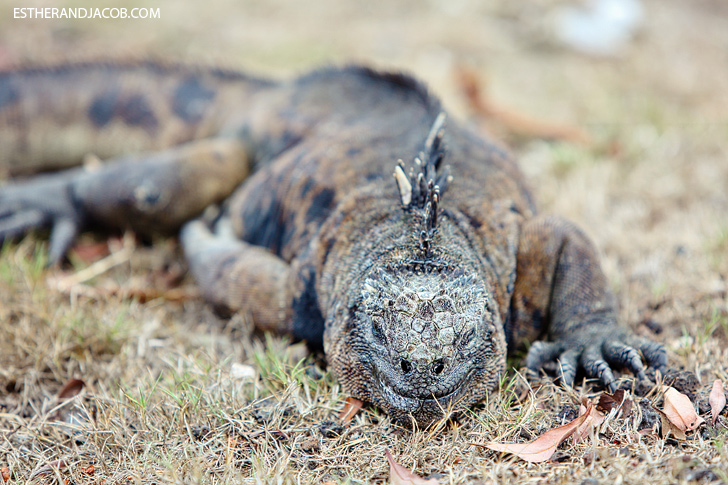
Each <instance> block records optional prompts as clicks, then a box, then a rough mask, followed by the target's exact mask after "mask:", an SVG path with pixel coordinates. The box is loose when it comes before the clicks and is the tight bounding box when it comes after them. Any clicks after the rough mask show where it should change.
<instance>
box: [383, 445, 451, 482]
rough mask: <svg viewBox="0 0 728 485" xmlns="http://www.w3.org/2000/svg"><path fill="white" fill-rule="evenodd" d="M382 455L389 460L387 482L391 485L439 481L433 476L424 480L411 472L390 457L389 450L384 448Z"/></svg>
mask: <svg viewBox="0 0 728 485" xmlns="http://www.w3.org/2000/svg"><path fill="white" fill-rule="evenodd" d="M384 456H386V457H387V461H388V462H389V483H390V484H391V485H438V484H439V483H440V482H438V481H437V479H435V478H430V479H428V480H425V479H424V478H422V477H421V476H419V475H416V474H414V473H412V471H410V470H409V469H407V468H405V467H403V466H402V465H400V464H399V463H397V462H396V461H394V458H392V454H391V453H390V452H389V450H384Z"/></svg>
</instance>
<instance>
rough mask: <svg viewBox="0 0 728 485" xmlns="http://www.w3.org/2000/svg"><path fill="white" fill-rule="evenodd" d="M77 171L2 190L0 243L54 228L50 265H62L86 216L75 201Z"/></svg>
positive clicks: (0, 201) (43, 177)
mask: <svg viewBox="0 0 728 485" xmlns="http://www.w3.org/2000/svg"><path fill="white" fill-rule="evenodd" d="M74 172H75V171H70V172H61V173H58V174H52V175H45V176H40V177H36V178H34V179H31V180H29V181H23V182H18V183H11V184H9V185H7V186H4V187H0V243H1V242H3V241H7V240H10V239H15V238H18V237H21V236H24V235H25V234H27V233H28V232H30V231H33V230H35V229H41V228H45V227H51V239H50V249H49V253H48V263H49V264H53V263H56V262H58V261H59V260H60V259H61V258H62V257H63V255H64V254H65V253H66V251H67V250H68V248H69V247H70V246H71V244H72V243H73V240H74V239H75V238H76V235H77V234H78V231H79V229H80V227H81V225H82V222H83V219H84V214H83V210H82V208H81V207H80V205H79V204H78V203H77V202H76V201H75V200H74V198H73V195H72V189H71V185H72V183H73V180H74V177H75V173H74Z"/></svg>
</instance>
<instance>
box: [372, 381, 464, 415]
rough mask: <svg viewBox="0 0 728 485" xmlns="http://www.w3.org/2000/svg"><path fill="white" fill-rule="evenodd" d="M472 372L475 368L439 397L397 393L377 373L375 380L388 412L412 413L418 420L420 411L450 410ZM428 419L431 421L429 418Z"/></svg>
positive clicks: (397, 413) (460, 395)
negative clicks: (423, 397)
mask: <svg viewBox="0 0 728 485" xmlns="http://www.w3.org/2000/svg"><path fill="white" fill-rule="evenodd" d="M474 374H475V370H474V369H471V370H470V371H469V372H468V373H467V374H466V375H465V377H464V378H463V379H462V380H461V381H460V382H459V383H458V384H457V385H455V386H453V387H454V389H453V390H452V391H450V392H449V393H447V394H445V395H443V396H439V397H437V396H435V395H434V394H433V395H432V397H431V398H425V399H421V398H416V397H407V396H403V395H402V394H399V393H398V392H397V391H395V390H394V388H393V387H392V386H391V385H389V384H388V383H387V382H386V380H385V379H384V378H382V376H381V375H379V373H377V376H376V381H375V382H376V383H377V384H378V387H379V390H380V391H381V393H380V395H381V397H382V399H383V400H384V401H385V403H386V405H387V406H390V407H391V408H392V409H387V412H388V413H392V412H393V411H394V412H393V414H396V415H402V414H412V415H413V416H414V418H415V419H416V420H417V421H418V422H420V417H419V416H418V415H419V414H422V412H425V413H426V414H428V415H429V414H430V413H432V411H433V410H436V409H438V408H439V409H440V410H441V412H443V413H448V412H449V411H452V410H453V409H454V408H455V405H456V404H457V402H458V401H459V400H460V398H462V397H463V395H464V394H465V392H466V391H467V390H468V389H469V388H470V381H471V380H472V378H473V375H474ZM429 420H430V421H431V419H429Z"/></svg>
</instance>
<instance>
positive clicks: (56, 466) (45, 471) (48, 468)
mask: <svg viewBox="0 0 728 485" xmlns="http://www.w3.org/2000/svg"><path fill="white" fill-rule="evenodd" d="M66 467H68V462H67V461H66V460H54V461H51V462H48V463H46V464H45V465H43V466H42V467H40V468H38V469H37V470H36V471H34V472H33V473H31V474H30V480H33V479H35V478H38V477H45V476H48V475H51V474H52V473H56V472H61V471H63V470H65V469H66Z"/></svg>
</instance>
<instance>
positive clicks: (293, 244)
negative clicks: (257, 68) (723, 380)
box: [0, 62, 666, 426]
mask: <svg viewBox="0 0 728 485" xmlns="http://www.w3.org/2000/svg"><path fill="white" fill-rule="evenodd" d="M441 112H443V108H442V107H441V106H440V103H439V101H438V100H437V99H436V98H434V97H433V96H432V95H431V94H429V93H428V92H427V90H426V89H425V88H424V87H423V86H422V85H420V84H419V83H418V82H416V81H414V80H413V79H411V78H410V77H408V76H405V75H400V74H396V73H379V72H375V71H372V70H369V69H367V68H363V67H348V68H342V69H335V68H332V69H324V70H321V71H315V72H313V73H311V74H308V75H304V76H302V77H299V78H297V79H294V80H292V81H288V82H270V81H262V80H257V79H253V78H250V77H247V76H244V75H241V74H238V73H235V72H229V71H222V70H214V69H208V70H205V69H192V68H188V67H183V66H166V65H162V64H158V63H154V62H139V63H126V64H124V63H120V64H114V63H90V64H69V65H62V66H57V67H48V68H21V69H17V70H10V71H6V72H0V144H1V145H2V146H3V147H4V148H3V152H2V153H1V154H0V170H2V171H5V172H7V173H9V174H16V173H30V172H33V171H39V170H47V169H58V168H64V167H69V166H72V165H77V164H78V163H79V162H81V161H82V160H83V159H84V157H87V156H88V155H89V154H94V155H96V156H98V157H99V158H103V159H108V160H107V161H106V163H104V165H103V166H101V167H97V168H94V169H84V168H76V169H69V170H66V171H60V172H56V173H54V174H51V175H42V176H37V177H36V178H30V179H28V180H27V181H19V182H16V183H10V184H8V185H6V186H5V187H2V188H0V240H2V239H7V238H13V237H18V236H21V235H22V234H24V233H26V232H27V231H29V230H32V229H33V228H35V227H39V226H53V231H52V233H51V247H50V257H51V259H52V260H58V259H60V258H61V257H62V256H63V254H64V253H65V251H66V250H67V248H68V246H69V245H70V244H71V243H72V241H73V239H74V237H75V235H76V234H77V232H78V231H79V230H80V229H82V228H83V227H84V226H85V225H87V224H88V223H89V222H95V223H99V222H100V223H104V224H107V225H109V226H115V227H131V228H133V229H135V230H137V231H141V232H153V231H167V232H169V231H176V230H178V229H179V228H180V227H181V226H182V225H183V224H185V222H187V221H191V222H189V223H187V224H186V225H184V227H183V228H182V232H181V239H182V243H183V245H184V248H185V252H186V256H187V259H188V261H189V266H190V269H191V271H192V273H193V274H194V275H195V277H196V279H197V281H198V283H199V285H200V287H201V289H202V292H203V294H204V295H205V297H206V298H207V299H208V300H209V301H210V302H211V303H212V304H214V305H217V306H222V307H226V308H228V309H230V310H233V311H242V312H245V313H247V314H248V315H249V316H250V317H251V318H252V319H253V321H254V322H255V324H256V325H257V326H258V327H259V328H261V329H266V330H274V331H278V332H287V333H292V334H293V335H294V336H296V337H299V338H303V339H306V340H307V341H308V342H309V343H310V345H312V346H313V347H322V348H323V349H324V351H325V353H326V356H327V360H328V362H329V365H330V366H331V368H332V370H333V372H334V374H335V375H336V377H337V378H338V379H339V380H340V381H341V383H342V385H343V386H344V387H345V389H346V390H347V391H348V392H349V393H351V394H352V395H353V396H355V397H358V398H360V399H363V400H366V401H369V402H371V403H373V404H375V405H377V406H380V407H381V408H383V409H384V410H385V411H387V412H388V413H390V414H391V415H392V416H393V417H394V418H395V419H398V420H401V421H405V422H407V421H409V420H410V418H413V419H414V421H415V422H416V423H417V424H419V425H421V426H424V425H427V424H429V423H431V422H432V421H433V420H436V419H438V418H440V417H442V415H443V410H445V411H448V410H453V409H458V408H462V407H466V406H469V405H471V404H473V403H475V402H477V401H479V400H480V399H482V398H483V397H484V396H485V395H486V394H487V392H489V391H490V390H492V389H493V388H494V387H495V386H496V385H497V382H498V378H499V376H500V375H501V374H502V373H503V372H504V371H505V359H506V355H507V353H508V351H509V350H511V351H512V350H514V349H516V348H519V347H522V346H523V344H526V343H529V342H530V343H532V345H531V347H530V351H529V354H528V356H527V365H528V366H529V367H530V368H531V369H533V370H536V371H538V370H539V369H540V368H541V367H542V366H543V365H544V364H545V363H547V362H548V361H553V360H558V362H559V364H560V369H561V378H562V379H563V380H564V382H565V383H566V384H572V383H573V381H574V379H575V377H576V373H577V371H579V372H583V373H584V374H585V375H587V376H590V377H595V378H598V379H600V380H601V381H602V382H603V383H604V384H605V385H607V386H610V387H611V386H613V384H614V375H613V373H612V370H611V367H615V368H622V367H626V368H628V369H630V370H631V371H632V372H634V373H635V374H637V375H638V376H640V377H643V375H644V373H643V363H642V360H643V358H645V359H646V360H647V362H648V363H649V364H651V365H654V366H655V367H657V368H664V367H665V364H666V358H665V352H664V350H663V348H662V347H661V346H660V345H658V344H655V343H652V342H649V341H645V340H642V339H639V338H637V337H635V336H632V335H630V334H629V333H628V332H627V331H626V330H624V329H622V328H621V327H619V326H618V324H617V319H616V309H615V302H614V297H613V296H612V294H611V293H610V290H609V288H608V285H607V282H606V279H605V277H604V275H603V273H602V270H601V268H600V266H599V262H598V260H597V256H596V252H595V250H594V248H593V246H592V244H591V243H590V242H589V241H588V240H587V238H586V237H585V236H584V235H583V233H581V232H580V231H579V230H578V229H577V228H576V227H574V226H573V225H571V224H570V223H568V222H566V221H563V220H561V219H558V218H553V217H544V216H540V215H537V213H536V210H535V207H534V205H533V202H532V199H531V196H530V194H529V191H528V190H527V188H526V185H525V183H524V179H523V176H522V174H521V172H520V171H519V169H518V167H517V166H516V164H515V163H514V162H513V161H512V160H511V159H510V158H509V157H508V156H507V154H506V153H505V152H504V151H502V150H501V149H499V148H498V147H496V146H495V145H494V144H492V143H491V142H489V141H488V140H485V139H483V138H481V137H479V136H477V135H476V134H474V133H472V132H471V131H469V130H468V129H466V128H465V127H463V126H462V125H460V124H459V123H458V122H457V121H455V120H453V119H447V121H446V124H445V128H444V132H443V133H444V134H443V135H442V138H440V137H437V140H438V142H439V141H442V142H443V143H444V145H445V152H444V161H443V162H442V164H443V166H441V167H439V169H438V170H439V171H438V172H435V171H434V166H435V165H434V164H432V163H429V162H428V163H429V164H428V163H425V164H424V165H422V164H421V165H417V164H415V163H414V162H413V159H414V157H416V156H418V155H419V154H420V152H421V151H423V150H424V151H425V152H427V151H428V149H427V148H426V140H428V135H429V134H430V131H431V128H432V127H433V124H435V126H437V124H436V119H438V115H440V113H441ZM433 133H434V131H433ZM429 139H430V140H432V138H429ZM428 153H429V152H428ZM428 153H423V154H421V155H419V156H420V157H423V156H424V157H425V158H427V156H428ZM438 153H442V152H438ZM398 159H402V160H404V163H403V165H402V166H403V167H414V168H413V170H414V171H413V172H412V173H408V174H407V176H411V177H412V179H411V181H412V183H413V184H416V183H417V173H418V172H417V170H420V169H421V170H422V171H423V173H424V172H425V171H426V170H427V169H425V168H422V167H424V166H425V165H427V166H428V167H431V168H432V170H433V172H432V173H433V174H434V173H440V174H441V176H440V178H439V179H438V180H445V178H444V175H442V173H443V170H445V167H444V165H447V169H449V173H450V174H451V175H452V180H451V182H450V183H449V184H448V185H449V186H448V187H447V188H445V185H444V183H443V188H442V193H439V192H438V194H437V197H438V198H436V199H431V200H434V201H435V202H437V204H436V205H435V210H434V215H435V216H436V223H432V224H431V222H432V221H433V220H434V219H430V218H429V217H430V216H425V215H424V214H426V212H425V202H426V201H425V200H424V199H422V201H421V202H422V206H421V207H420V206H417V207H420V208H417V207H415V206H414V205H412V206H408V205H407V204H406V203H405V199H406V198H407V196H406V194H405V193H404V192H402V189H401V187H400V186H399V185H398V182H396V181H395V178H393V177H392V174H393V172H394V169H395V166H396V162H397V160H398ZM418 167H419V168H418ZM403 176H404V175H403ZM447 180H450V179H449V178H448V179H447ZM439 189H440V187H439V186H437V187H433V186H430V187H429V189H427V190H429V191H430V192H428V193H429V194H430V196H431V195H432V194H434V192H433V190H439ZM433 197H434V196H433ZM226 199H227V200H226ZM224 200H226V202H225V204H224V206H223V212H222V215H221V216H220V217H219V218H218V220H217V222H216V224H215V227H214V228H208V226H207V225H206V224H205V223H203V222H201V221H199V220H193V219H194V218H195V217H196V216H198V215H199V214H200V213H201V212H202V211H203V210H204V209H205V207H207V206H208V205H211V204H216V203H220V202H222V201H224ZM428 200H430V199H428ZM418 203H419V202H418ZM427 214H430V215H432V214H433V212H432V211H430V212H428V213H427ZM424 221H431V222H427V223H426V222H424ZM427 224H431V226H432V227H430V226H428V225H427ZM423 228H425V229H423ZM540 339H543V341H542V340H540ZM547 341H548V342H547Z"/></svg>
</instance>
